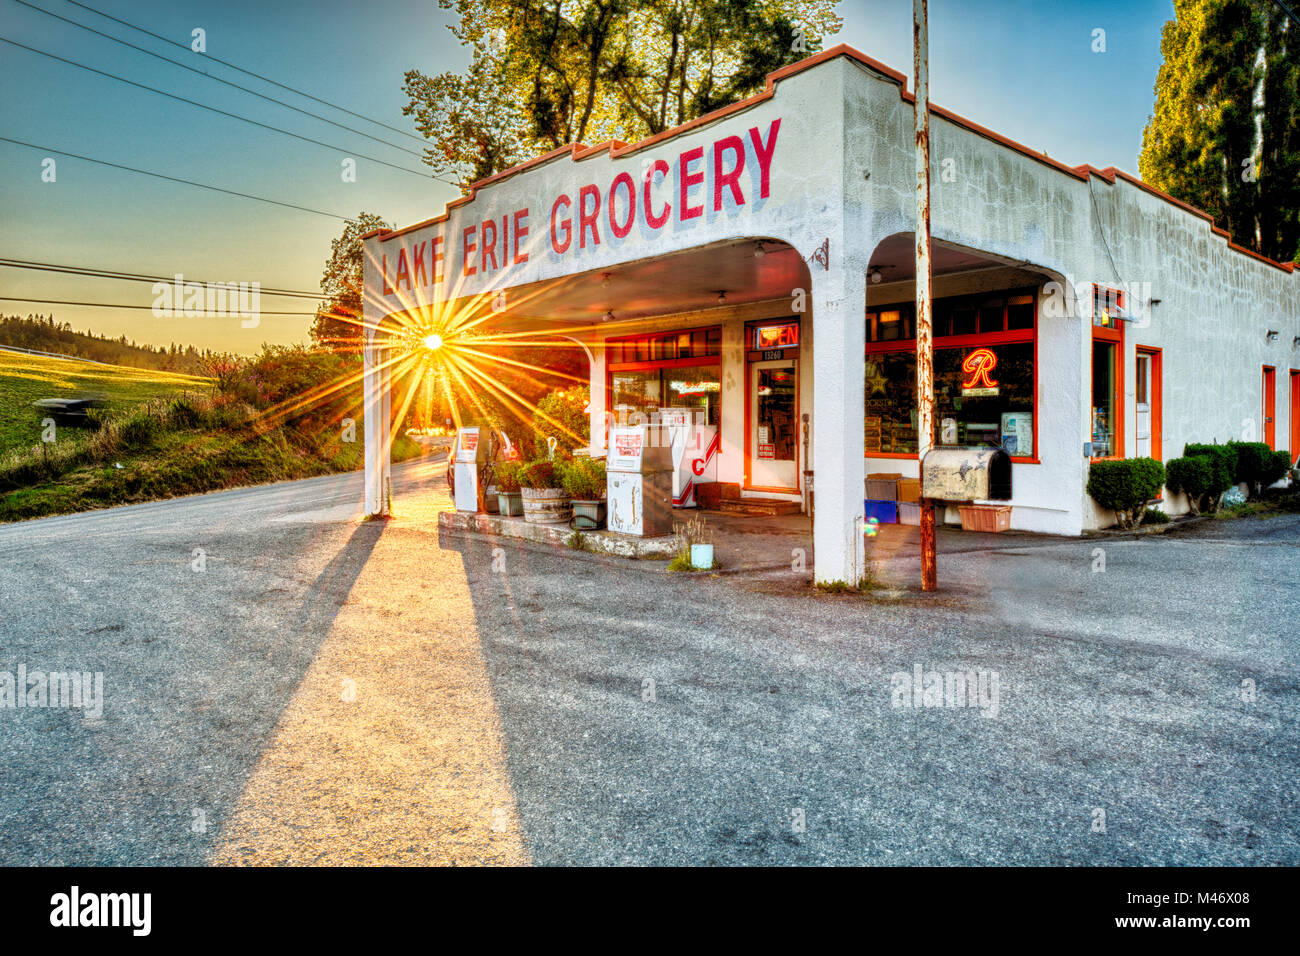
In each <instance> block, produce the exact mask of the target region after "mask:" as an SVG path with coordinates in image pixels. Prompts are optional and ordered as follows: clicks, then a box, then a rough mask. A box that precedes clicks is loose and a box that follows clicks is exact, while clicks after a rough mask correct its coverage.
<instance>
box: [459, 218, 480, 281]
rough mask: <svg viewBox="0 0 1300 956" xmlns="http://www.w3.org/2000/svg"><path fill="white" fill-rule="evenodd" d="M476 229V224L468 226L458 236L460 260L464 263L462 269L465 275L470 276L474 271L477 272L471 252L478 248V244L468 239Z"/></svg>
mask: <svg viewBox="0 0 1300 956" xmlns="http://www.w3.org/2000/svg"><path fill="white" fill-rule="evenodd" d="M476 229H478V226H470V227H469V228H468V229H466V230H465V231H464V233H463V234H462V235H461V237H460V248H461V262H463V263H464V266H463V271H464V273H465V275H467V276H472V275H473V274H474V273H476V272H478V269H476V268H474V256H473V253H474V252H475V251H476V250H477V249H478V246H477V245H476V244H475V243H472V242H470V241H469V238H470V236H472V235H474V232H475V230H476Z"/></svg>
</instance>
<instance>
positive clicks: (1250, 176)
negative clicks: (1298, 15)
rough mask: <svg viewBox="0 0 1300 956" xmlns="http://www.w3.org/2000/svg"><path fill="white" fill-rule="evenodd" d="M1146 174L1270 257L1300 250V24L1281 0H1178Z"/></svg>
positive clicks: (1146, 140)
mask: <svg viewBox="0 0 1300 956" xmlns="http://www.w3.org/2000/svg"><path fill="white" fill-rule="evenodd" d="M1174 15H1175V19H1173V20H1170V21H1169V22H1168V23H1166V24H1165V27H1164V30H1163V32H1162V34H1161V42H1160V50H1161V53H1162V54H1163V55H1164V63H1163V64H1162V65H1161V67H1160V73H1159V75H1158V77H1157V79H1156V88H1155V93H1156V101H1155V109H1154V113H1153V115H1152V117H1151V119H1150V121H1149V122H1148V123H1147V127H1146V131H1145V133H1144V136H1143V144H1142V155H1141V159H1140V161H1139V169H1140V171H1141V173H1142V177H1143V178H1144V179H1145V180H1146V181H1147V182H1149V183H1150V184H1151V185H1153V186H1155V187H1156V188H1157V189H1161V190H1164V191H1165V192H1167V193H1169V194H1170V195H1172V196H1174V197H1175V198H1177V199H1181V200H1183V201H1184V202H1188V203H1191V204H1192V205H1194V206H1197V207H1199V208H1201V209H1204V210H1205V211H1206V212H1208V213H1209V214H1210V215H1211V216H1213V217H1214V220H1215V222H1216V223H1217V224H1218V225H1220V226H1221V227H1223V228H1224V229H1227V230H1228V232H1229V233H1231V235H1232V237H1233V239H1234V240H1235V241H1236V242H1238V243H1240V244H1241V245H1243V246H1246V247H1247V248H1250V249H1254V250H1256V251H1258V252H1261V253H1262V254H1264V255H1266V256H1269V257H1270V258H1274V259H1279V260H1282V261H1286V260H1289V259H1292V258H1297V257H1300V232H1298V231H1297V229H1298V226H1297V223H1298V221H1300V185H1298V184H1297V180H1298V179H1300V176H1298V175H1297V174H1298V173H1300V95H1297V94H1298V92H1300V90H1298V84H1300V29H1297V27H1296V26H1295V24H1294V23H1291V22H1289V21H1288V19H1287V17H1286V16H1285V14H1283V13H1282V12H1281V11H1280V10H1279V9H1278V8H1277V7H1276V6H1275V5H1274V4H1273V2H1272V0H1175V2H1174Z"/></svg>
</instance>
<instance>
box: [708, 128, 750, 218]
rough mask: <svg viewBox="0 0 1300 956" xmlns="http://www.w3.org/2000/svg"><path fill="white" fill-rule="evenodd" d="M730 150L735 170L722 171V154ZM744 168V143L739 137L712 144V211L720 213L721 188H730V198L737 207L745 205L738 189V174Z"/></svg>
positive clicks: (730, 137) (742, 194)
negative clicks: (733, 156) (733, 158)
mask: <svg viewBox="0 0 1300 956" xmlns="http://www.w3.org/2000/svg"><path fill="white" fill-rule="evenodd" d="M725 150H731V151H732V152H733V153H734V154H735V156H736V168H735V169H732V170H730V171H728V172H725V173H724V172H723V171H722V154H723V152H724V151H725ZM744 168H745V141H744V140H743V139H741V138H740V137H739V136H728V137H727V138H726V139H720V140H718V141H717V142H716V143H714V144H713V211H714V212H721V211H722V188H723V187H724V186H728V187H730V188H731V198H732V199H734V200H735V201H736V205H737V206H743V205H745V194H744V193H743V192H741V189H740V173H741V171H742V170H743V169H744Z"/></svg>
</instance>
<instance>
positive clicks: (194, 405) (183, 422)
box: [167, 395, 203, 428]
mask: <svg viewBox="0 0 1300 956" xmlns="http://www.w3.org/2000/svg"><path fill="white" fill-rule="evenodd" d="M167 420H168V421H170V422H171V423H172V424H173V425H175V426H177V427H178V428H198V427H199V426H200V425H202V424H203V410H202V409H201V408H200V407H199V403H198V402H197V401H196V400H195V399H194V398H192V397H191V396H189V395H178V396H176V397H175V398H173V399H172V401H171V404H170V405H169V406H168V408H167Z"/></svg>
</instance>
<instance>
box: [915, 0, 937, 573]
mask: <svg viewBox="0 0 1300 956" xmlns="http://www.w3.org/2000/svg"><path fill="white" fill-rule="evenodd" d="M929 19H930V11H929V0H912V53H913V61H914V66H915V73H916V405H917V421H916V458H917V462H918V464H919V463H920V462H923V461H924V460H925V453H926V452H928V451H929V450H930V445H931V443H932V442H933V441H934V341H933V338H932V328H931V310H930V24H929ZM935 550H936V548H935V538H934V502H933V501H932V500H931V499H929V498H924V497H923V498H922V499H921V589H922V590H923V591H933V590H935V589H936V588H937V587H938V586H939V584H938V577H939V570H938V566H937V561H936V555H935Z"/></svg>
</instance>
